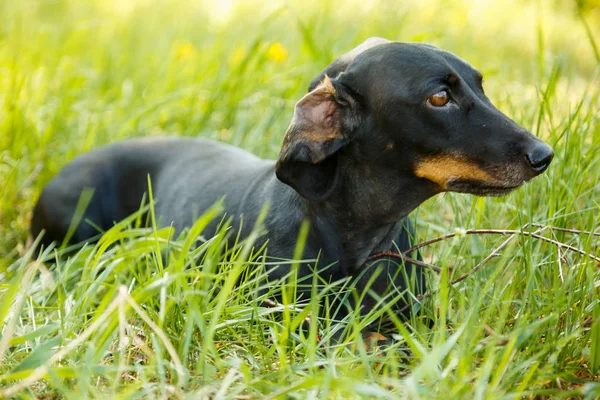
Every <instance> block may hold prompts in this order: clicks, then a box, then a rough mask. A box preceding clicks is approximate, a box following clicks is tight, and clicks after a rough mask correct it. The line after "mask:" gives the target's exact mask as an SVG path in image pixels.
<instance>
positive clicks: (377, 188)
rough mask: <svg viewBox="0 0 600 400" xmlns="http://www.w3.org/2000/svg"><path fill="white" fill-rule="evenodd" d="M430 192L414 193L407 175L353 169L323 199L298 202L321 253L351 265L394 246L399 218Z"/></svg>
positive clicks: (402, 217)
mask: <svg viewBox="0 0 600 400" xmlns="http://www.w3.org/2000/svg"><path fill="white" fill-rule="evenodd" d="M392 179H393V182H392ZM432 194H433V193H431V192H427V193H417V192H415V190H414V187H413V185H412V181H411V179H409V178H407V179H403V178H402V177H401V176H398V175H394V176H389V177H385V176H378V177H372V176H369V171H368V170H366V171H356V170H352V173H351V174H346V176H344V177H343V178H342V181H341V182H340V184H339V187H338V188H336V190H335V191H334V193H333V194H332V195H331V196H330V197H329V198H328V199H327V200H324V201H309V200H306V199H301V201H302V202H303V203H304V209H305V212H306V216H307V217H308V218H309V220H310V222H311V231H312V232H313V235H314V236H313V237H314V239H315V241H319V242H321V244H322V247H323V248H322V257H323V256H328V257H327V258H328V259H330V261H336V260H337V261H339V262H340V265H341V266H342V268H344V269H348V270H352V269H356V268H359V267H361V266H362V265H363V264H364V263H365V261H366V260H367V258H368V257H369V256H370V255H372V254H375V253H378V252H381V251H386V250H396V248H395V244H394V240H396V239H397V238H398V236H399V234H400V231H401V230H402V229H405V227H404V226H403V222H404V221H403V219H404V218H405V217H406V216H407V215H408V214H409V213H410V212H411V211H413V210H414V209H415V208H416V207H417V206H418V205H419V204H421V203H422V202H423V201H425V200H426V199H427V198H428V197H430V196H431V195H432Z"/></svg>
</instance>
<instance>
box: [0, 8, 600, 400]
mask: <svg viewBox="0 0 600 400" xmlns="http://www.w3.org/2000/svg"><path fill="white" fill-rule="evenodd" d="M398 3H399V2H396V1H384V0H381V1H373V2H365V1H355V2H351V3H344V4H343V5H342V4H340V2H330V1H325V2H318V3H315V4H311V5H309V6H307V5H306V4H304V2H299V1H298V2H295V1H291V2H284V1H281V2H271V3H268V4H267V5H264V4H263V3H262V2H258V1H250V2H241V3H240V4H238V5H236V6H235V7H234V8H232V9H230V10H229V9H227V7H225V6H224V5H223V4H227V2H212V1H211V2H209V1H206V2H203V1H179V2H178V1H167V0H157V1H149V0H138V1H132V2H121V1H118V0H109V1H100V0H97V1H96V0H86V1H83V0H81V1H79V0H47V1H42V0H23V1H8V0H5V1H1V2H0V238H1V240H0V321H2V322H1V323H0V335H1V336H0V397H2V396H3V395H9V396H10V397H15V398H35V397H38V398H63V397H64V398H72V399H82V398H88V397H91V398H106V397H118V398H134V397H144V398H182V397H190V398H242V399H243V398H261V399H262V398H360V397H368V398H369V397H370V398H380V397H381V398H432V399H434V398H457V399H462V398H466V399H468V398H480V399H483V398H502V399H518V398H523V397H525V398H536V397H537V398H544V397H553V398H554V397H558V398H560V397H564V398H568V397H582V398H590V399H592V398H597V397H599V396H600V383H598V372H599V368H600V306H599V294H598V293H599V292H598V286H599V283H600V274H599V272H598V267H599V266H600V265H599V263H598V262H595V261H593V260H592V259H591V258H590V257H589V254H592V255H593V254H595V255H598V253H599V251H598V246H599V242H600V238H599V237H598V236H593V235H590V234H584V233H568V232H564V231H559V230H556V229H553V228H552V227H555V228H568V229H575V230H581V231H587V232H591V231H598V225H599V222H600V221H599V218H600V217H599V215H600V202H599V199H600V174H599V173H598V171H599V170H600V80H599V74H600V69H599V68H598V64H599V62H600V60H599V59H598V50H597V49H598V46H599V45H600V32H599V31H598V26H600V12H599V11H598V10H599V8H598V5H597V3H595V2H594V1H580V2H577V4H579V6H580V8H579V9H578V8H577V7H576V3H575V2H573V3H571V2H569V1H566V0H565V1H554V2H545V1H531V2H529V1H521V0H506V1H498V2H485V1H477V2H469V1H466V0H464V1H453V2H446V1H442V0H427V1H420V2H414V3H410V2H405V3H401V4H400V5H398ZM595 7H596V8H595ZM373 35H377V36H384V37H387V38H389V39H393V40H402V41H425V42H429V43H432V44H436V45H438V46H440V47H443V48H445V49H447V50H449V51H452V52H455V53H456V54H458V55H459V56H461V57H463V58H465V59H467V60H468V61H469V62H471V63H472V64H473V65H475V66H477V67H478V68H479V69H480V70H481V71H482V72H483V73H484V75H485V78H486V83H485V87H486V92H487V94H488V96H489V97H490V98H491V99H492V100H493V101H494V103H495V104H496V105H497V106H498V107H499V108H500V109H501V110H503V111H504V112H506V113H507V114H508V115H510V116H511V117H513V118H514V119H515V120H516V121H518V122H519V123H521V124H522V125H523V126H525V127H527V128H528V129H530V130H532V131H533V132H535V133H536V134H537V135H538V136H540V137H542V138H544V139H545V140H547V141H548V142H549V143H550V144H551V145H552V146H553V147H554V148H555V152H556V158H555V161H554V163H553V164H552V166H551V167H550V169H549V171H548V172H547V173H545V174H544V175H543V176H541V177H539V178H538V179H536V180H534V181H533V182H531V183H530V184H528V185H526V186H525V187H523V188H521V189H519V190H517V191H516V192H514V193H513V194H511V195H509V196H507V197H504V198H499V199H486V198H476V197H472V196H463V195H457V194H446V195H443V196H438V197H436V198H434V199H432V200H430V201H428V202H427V203H426V204H424V205H423V206H421V207H420V208H419V209H418V210H417V211H415V212H414V213H413V217H414V218H415V220H416V222H417V227H418V233H419V237H420V238H421V239H422V240H426V239H431V238H434V237H437V236H440V235H443V234H447V233H452V232H454V231H455V230H457V229H458V230H459V231H460V230H463V229H516V230H520V229H521V227H525V228H524V231H526V232H533V231H535V230H538V229H540V228H539V227H538V226H537V225H536V226H534V225H533V224H540V225H542V226H545V227H546V228H545V229H544V230H543V231H542V232H541V233H540V234H541V235H543V236H545V237H546V238H550V239H553V240H555V241H557V242H560V243H564V244H568V245H570V246H573V247H575V248H577V249H580V250H581V251H583V252H585V253H588V255H585V254H580V253H577V252H575V251H572V250H569V249H567V248H565V247H564V246H562V247H560V246H558V247H557V246H556V245H554V244H552V243H549V242H548V241H543V240H540V239H536V238H532V237H531V236H529V235H521V234H518V235H514V236H511V237H513V239H512V240H511V241H510V243H509V244H508V245H507V247H505V248H503V249H502V250H501V251H500V253H501V256H499V257H495V258H493V259H491V260H490V261H489V262H488V263H486V264H485V265H484V266H482V267H481V269H479V270H478V271H476V272H475V273H472V274H471V275H469V276H468V278H466V279H465V280H463V281H461V282H459V283H457V284H455V285H450V286H449V285H448V282H449V281H451V280H453V279H456V278H457V277H459V276H461V275H462V274H464V273H467V272H468V271H469V270H471V268H473V267H474V266H475V265H477V264H478V263H480V262H481V261H482V260H483V259H484V258H485V257H487V256H488V255H489V254H490V253H492V252H493V251H494V249H495V248H496V247H498V246H499V245H500V244H501V243H502V242H504V241H505V240H506V239H507V238H508V237H509V236H506V235H503V236H498V235H484V234H479V235H462V234H461V235H458V236H457V237H455V238H452V239H449V240H445V241H441V242H438V243H436V244H434V245H431V246H427V247H426V248H425V249H424V254H425V256H426V260H427V261H428V262H431V263H434V264H436V265H438V266H440V267H442V268H443V271H442V273H441V274H439V275H437V274H433V273H431V275H429V278H430V281H431V285H432V288H434V289H438V291H437V292H436V293H435V294H433V295H432V296H431V297H429V298H427V299H426V300H425V301H424V303H423V307H422V314H423V315H424V316H426V317H427V318H429V319H430V320H432V321H433V325H432V326H428V325H427V324H424V322H423V321H424V319H423V318H414V319H413V320H412V321H410V323H408V324H402V323H400V322H398V321H397V323H396V325H397V326H396V333H395V337H396V338H397V339H398V340H397V343H396V344H394V345H393V346H392V347H391V348H388V349H387V350H383V349H367V348H365V347H364V345H363V344H362V342H361V341H360V340H357V332H358V331H359V330H360V328H361V327H362V326H364V325H365V324H366V323H368V322H370V321H372V320H374V319H376V318H377V317H378V316H377V315H370V316H368V317H365V318H362V319H361V318H359V317H358V316H357V315H355V314H352V315H350V316H349V318H347V319H346V320H344V321H333V320H330V319H328V318H321V317H319V308H320V307H321V305H320V300H321V299H323V298H324V295H325V294H326V293H328V292H331V291H340V293H342V294H345V293H347V287H345V286H344V283H343V282H338V283H335V284H322V283H320V282H319V281H318V280H317V278H316V277H310V278H309V280H308V281H307V282H303V283H302V284H313V285H314V286H315V293H314V295H313V297H312V298H311V299H310V300H307V301H303V302H300V303H298V304H292V303H291V301H288V302H286V304H281V305H277V306H274V307H273V306H272V307H269V306H266V305H265V303H264V300H266V299H269V298H272V297H273V295H274V294H276V293H277V292H278V291H281V290H284V291H286V292H287V291H293V290H294V287H295V283H294V282H295V277H294V276H293V274H292V273H290V276H288V277H287V278H286V279H284V280H283V281H282V282H280V283H278V284H277V283H275V284H274V283H267V282H266V280H265V276H264V265H263V264H262V261H261V258H260V255H261V254H262V253H263V252H264V251H267V252H268V249H266V250H265V249H255V248H253V246H252V244H253V240H254V239H255V237H251V238H249V239H247V240H245V241H235V240H233V237H232V236H230V240H229V241H227V240H226V236H227V232H226V231H225V230H222V231H220V232H218V233H217V235H216V236H214V237H213V236H212V234H213V232H210V233H209V232H204V233H203V237H204V239H205V240H206V241H205V242H203V243H202V244H201V245H200V247H195V246H194V245H193V244H194V243H195V238H196V237H197V236H198V234H200V233H201V232H202V231H203V227H204V226H205V225H206V223H207V222H208V221H209V220H210V219H211V218H214V215H215V213H216V212H217V208H215V209H213V210H211V211H209V212H207V214H206V215H205V216H204V217H202V218H201V219H200V220H198V222H197V223H196V225H194V227H193V228H192V229H191V230H190V232H188V233H187V234H184V235H181V236H180V232H175V233H173V232H171V231H170V230H168V229H157V228H152V227H150V228H145V227H143V226H142V225H141V224H140V223H139V218H138V216H132V218H130V220H128V221H124V222H123V223H121V224H119V225H117V226H115V227H114V228H113V229H111V230H110V231H109V232H107V233H106V234H105V235H104V237H103V238H102V240H101V241H100V242H99V243H98V244H96V245H92V246H87V247H85V248H83V249H82V250H80V251H78V252H77V253H75V254H74V255H71V256H69V257H63V258H61V259H60V261H58V262H56V261H57V255H56V253H54V251H52V250H48V251H46V252H45V253H44V254H42V255H41V256H40V259H39V261H35V260H33V259H32V257H31V247H30V246H29V244H28V242H27V241H28V232H27V229H28V224H29V220H30V218H31V209H32V207H33V204H34V202H35V199H36V198H37V196H38V195H39V193H40V191H41V189H42V187H43V186H44V184H45V183H47V182H48V181H49V179H50V178H51V177H52V176H53V175H55V174H56V173H57V172H58V171H59V170H60V168H61V167H62V166H63V165H65V163H67V162H68V161H69V160H70V159H72V158H73V157H75V156H76V155H78V154H81V153H82V152H84V151H87V150H90V149H92V148H95V147H97V146H100V145H102V144H106V143H109V142H113V141H116V140H119V139H121V138H125V137H131V136H154V135H187V136H202V137H210V138H214V139H218V140H222V141H227V142H230V143H234V144H236V145H239V146H241V147H244V148H246V149H248V150H250V151H252V152H254V153H256V154H259V155H261V156H264V157H275V156H276V154H277V152H278V149H279V144H280V142H281V139H282V136H283V133H284V131H285V129H286V127H287V124H288V123H289V120H290V118H291V114H292V109H293V105H294V103H295V101H297V99H299V98H300V97H301V96H302V94H303V93H304V92H305V90H306V88H307V86H308V83H309V82H310V80H311V79H312V77H314V76H316V74H317V73H318V72H319V71H320V70H321V69H322V68H324V66H325V65H326V64H327V63H328V62H330V61H331V60H332V59H333V58H334V57H335V56H336V55H340V54H342V53H343V52H345V51H347V50H348V49H350V48H352V47H353V46H355V45H356V44H358V43H359V42H361V41H362V40H364V39H365V38H366V37H368V36H373ZM216 207H218V206H216ZM256 232H257V233H256V234H257V235H258V234H259V232H260V227H257V231H256ZM29 240H31V239H29ZM167 248H169V249H170V250H169V251H170V252H171V257H169V258H168V260H167V259H165V260H163V258H162V257H161V254H163V252H164V251H165V249H167ZM290 265H292V266H293V263H291V264H285V263H284V264H283V265H282V266H281V268H288V269H290V271H293V268H290ZM321 267H324V266H321ZM238 278H239V282H240V283H239V284H238V286H236V285H234V283H235V282H236V280H238ZM261 288H267V293H266V294H261V295H258V294H257V293H258V292H259V289H261ZM377 311H378V312H380V313H383V314H385V312H386V309H385V307H383V308H381V309H378V310H377ZM305 318H308V319H309V320H310V321H311V323H310V324H309V328H308V329H305V330H299V329H298V326H299V325H300V324H302V322H303V321H304V319H305ZM340 329H346V330H347V331H348V332H349V333H350V335H349V337H348V339H346V340H345V341H344V342H342V343H337V344H336V343H335V342H332V341H330V340H329V339H330V338H331V336H332V335H334V334H335V333H336V331H338V330H340ZM203 396H204V397H203Z"/></svg>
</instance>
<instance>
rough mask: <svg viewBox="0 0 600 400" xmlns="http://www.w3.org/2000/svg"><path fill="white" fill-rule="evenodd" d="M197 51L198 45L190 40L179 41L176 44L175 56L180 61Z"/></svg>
mask: <svg viewBox="0 0 600 400" xmlns="http://www.w3.org/2000/svg"><path fill="white" fill-rule="evenodd" d="M195 52H196V46H194V45H193V44H192V43H190V42H182V43H178V44H176V46H175V58H176V59H178V60H180V61H181V60H185V59H187V58H189V57H190V56H191V55H192V54H193V53H195Z"/></svg>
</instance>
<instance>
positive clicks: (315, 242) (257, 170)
mask: <svg viewBox="0 0 600 400" xmlns="http://www.w3.org/2000/svg"><path fill="white" fill-rule="evenodd" d="M309 90H310V92H309V94H307V95H306V96H305V97H304V98H303V99H302V100H300V101H299V102H298V104H297V105H296V110H295V114H294V118H293V120H292V123H291V124H290V127H289V129H288V131H287V133H286V136H285V139H284V143H283V146H282V150H281V153H280V156H279V159H278V160H277V162H275V161H268V160H261V159H259V158H257V157H255V156H253V155H251V154H249V153H247V152H245V151H242V150H240V149H236V148H233V147H231V146H228V145H224V144H219V143H215V142H211V141H206V140H195V139H175V138H172V139H166V138H145V139H130V140H126V141H123V142H121V143H116V144H111V145H109V146H106V147H104V148H101V149H99V150H96V151H93V152H91V153H88V154H86V155H83V156H81V157H79V158H78V159H76V160H75V161H73V162H72V163H71V164H69V165H68V166H67V167H66V168H65V169H64V170H63V171H62V172H61V173H60V174H59V175H58V176H57V177H56V178H55V179H54V180H53V181H52V182H51V183H50V184H49V185H48V186H47V187H46V189H45V190H44V192H43V194H42V196H41V198H40V200H39V202H38V204H37V205H36V209H35V212H34V217H33V221H32V233H33V235H34V236H37V235H38V234H39V233H40V232H41V231H42V230H45V232H46V233H45V236H44V243H49V242H51V241H58V242H60V241H62V239H63V238H64V237H65V235H66V232H67V229H68V227H69V224H70V222H71V219H72V216H73V213H74V210H75V207H76V204H77V201H78V199H79V196H80V193H81V191H82V189H83V188H84V187H92V188H94V189H95V192H96V193H95V194H94V197H93V198H92V201H91V203H90V205H89V206H88V209H87V210H86V214H85V216H84V218H86V219H89V220H91V221H93V222H94V223H95V224H96V225H98V226H100V227H101V228H103V229H108V228H110V227H111V226H112V224H113V222H114V221H118V220H120V219H122V218H125V217H126V216H128V215H129V214H131V213H132V212H134V211H136V210H137V209H138V208H139V206H140V201H141V199H142V196H143V194H144V192H146V191H147V185H146V182H147V175H148V174H150V176H151V179H152V187H153V193H154V197H155V198H156V199H157V204H156V214H157V215H158V216H159V218H160V221H161V223H162V225H170V224H173V225H174V226H175V227H176V228H177V229H182V228H184V227H189V226H191V225H192V224H193V223H194V221H195V219H196V218H197V217H198V216H200V215H201V214H202V213H203V212H204V211H205V210H206V209H207V208H208V207H210V206H211V205H213V204H214V203H215V202H216V201H218V200H219V199H220V198H222V197H224V198H225V200H224V204H225V211H226V212H227V213H228V215H230V216H233V217H234V228H241V232H242V236H245V235H247V234H248V232H249V231H250V230H251V229H252V227H253V226H254V223H255V221H256V219H257V217H258V214H259V212H260V210H261V209H262V207H263V205H264V204H265V203H266V202H268V203H269V204H270V208H269V212H268V215H267V218H266V221H265V227H266V229H267V231H268V235H267V236H266V238H268V240H269V244H268V249H269V250H268V254H269V255H271V256H273V257H283V258H290V257H292V256H293V253H294V248H295V245H296V238H297V235H298V232H299V228H300V225H301V223H302V221H303V220H308V221H309V222H310V233H309V237H308V242H307V245H306V247H305V253H304V257H305V258H317V257H318V258H319V265H321V266H325V265H329V264H332V263H337V264H336V265H335V266H334V267H332V268H330V269H329V270H328V273H329V274H330V275H331V278H332V279H339V278H344V277H356V276H358V275H359V274H360V273H361V268H363V267H364V265H365V262H366V261H367V259H368V258H369V256H370V255H373V254H375V253H378V252H382V251H389V250H392V251H403V250H406V249H408V248H409V247H410V238H411V236H412V228H411V226H410V223H409V221H408V219H406V216H407V215H408V214H409V213H410V212H411V211H412V210H413V209H414V208H416V207H417V206H418V205H419V204H421V203H422V202H423V201H425V200H426V199H427V198H429V197H431V196H433V195H435V194H437V193H440V192H443V191H458V192H466V193H473V194H477V195H500V194H505V193H508V192H509V191H511V190H513V189H514V188H516V187H518V186H519V185H521V184H522V183H523V182H524V181H526V180H529V179H531V178H533V177H534V176H536V175H538V174H539V173H541V172H543V171H544V170H545V169H546V167H547V166H548V164H549V163H550V161H551V159H552V150H551V148H550V147H549V146H548V145H546V144H545V143H543V142H541V141H540V140H538V139H536V138H535V137H534V136H533V135H531V134H530V133H529V132H527V131H526V130H525V129H523V128H521V127H520V126H518V125H517V124H516V123H514V122H513V121H512V120H510V119H509V118H508V117H506V116H505V115H503V114H502V113H501V112H500V111H498V110H497V109H496V108H495V107H494V106H493V105H492V104H491V103H490V102H489V100H488V99H487V97H485V95H484V94H483V90H482V89H481V75H480V74H478V73H477V71H475V70H474V69H473V68H472V67H471V66H470V65H469V64H467V63H466V62H464V61H463V60H461V59H459V58H458V57H456V56H454V55H452V54H450V53H447V52H444V51H441V50H439V49H436V48H435V47H432V46H428V45H419V44H406V43H390V42H388V41H386V40H383V39H370V40H369V41H367V42H365V43H363V44H362V45H361V46H359V47H358V48H357V49H355V50H353V51H352V52H350V53H348V54H347V55H345V56H343V57H341V58H340V59H338V60H336V61H335V62H334V63H332V64H331V65H330V66H329V67H328V68H327V69H326V70H325V71H323V72H322V73H321V75H320V76H319V77H318V78H317V79H316V80H315V81H313V83H311V85H310V88H309ZM240 218H241V220H242V221H243V223H240ZM216 223H217V222H215V224H216ZM215 227H216V225H213V226H210V227H209V228H208V229H207V233H214V229H215ZM95 234H97V231H96V230H95V229H94V228H92V227H91V226H88V225H85V224H81V225H79V227H78V228H77V230H76V231H75V235H74V237H73V240H72V241H74V242H81V241H85V240H87V239H89V238H90V237H92V236H94V235H95ZM279 271H280V272H273V273H274V274H281V273H285V272H286V271H282V270H279ZM309 272H310V269H309V268H308V265H304V266H303V267H302V268H301V270H300V271H299V273H300V275H306V274H308V273H309ZM390 272H391V271H387V273H390ZM407 272H408V275H409V276H410V275H412V274H414V275H415V276H416V281H417V282H419V285H418V286H420V289H419V290H423V285H422V279H423V278H422V273H421V271H420V270H419V269H417V268H414V267H413V266H412V265H408V266H407ZM276 276H277V275H276ZM365 283H366V282H365ZM389 283H390V282H389V277H388V276H386V273H384V274H382V275H381V276H380V277H379V278H377V279H376V280H375V282H374V285H373V288H375V290H376V291H377V290H379V289H378V288H383V287H389V286H390V285H389ZM393 283H394V285H395V286H396V287H397V288H398V287H400V288H402V287H405V285H406V283H405V282H404V281H403V280H402V279H400V280H399V281H394V282H393ZM394 285H392V286H394ZM382 290H383V289H382ZM367 308H368V307H367ZM366 311H368V310H366Z"/></svg>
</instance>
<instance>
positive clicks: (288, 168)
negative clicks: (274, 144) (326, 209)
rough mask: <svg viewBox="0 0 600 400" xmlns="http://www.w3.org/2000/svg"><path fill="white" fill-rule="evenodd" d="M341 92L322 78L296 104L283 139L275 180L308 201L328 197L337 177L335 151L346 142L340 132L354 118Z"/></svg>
mask: <svg viewBox="0 0 600 400" xmlns="http://www.w3.org/2000/svg"><path fill="white" fill-rule="evenodd" d="M341 92H343V88H338V89H336V87H335V86H334V83H333V82H332V81H331V80H330V79H329V77H327V76H325V79H323V81H322V82H321V83H320V84H319V85H318V86H317V87H316V88H315V89H314V90H312V91H311V92H310V93H308V94H307V95H305V96H304V97H303V98H302V99H301V100H300V101H299V102H298V103H296V108H295V109H294V117H293V118H292V122H291V124H290V126H289V128H288V130H287V132H286V134H285V137H284V139H283V145H282V147H281V152H280V153H279V159H278V160H277V165H276V168H275V171H276V174H277V178H279V180H280V181H282V182H283V183H286V184H288V185H290V186H291V187H293V188H294V189H295V190H296V191H297V192H298V193H299V194H300V195H301V196H303V197H305V198H307V199H310V200H323V199H325V198H327V197H328V195H329V194H331V191H332V190H333V188H334V186H335V183H336V181H337V177H338V168H337V164H338V157H337V154H336V152H337V151H338V150H339V149H340V148H342V146H344V145H345V144H347V143H348V142H349V141H350V138H349V137H348V136H347V135H344V132H343V131H344V130H347V129H344V128H347V127H348V125H349V124H348V122H349V121H352V120H354V119H355V118H353V117H352V115H353V113H354V111H353V108H354V107H353V100H352V99H351V98H350V97H349V95H348V94H346V93H343V94H342V93H341ZM340 95H342V97H340ZM343 119H345V120H346V121H343Z"/></svg>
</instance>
